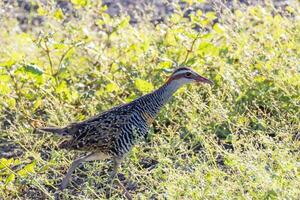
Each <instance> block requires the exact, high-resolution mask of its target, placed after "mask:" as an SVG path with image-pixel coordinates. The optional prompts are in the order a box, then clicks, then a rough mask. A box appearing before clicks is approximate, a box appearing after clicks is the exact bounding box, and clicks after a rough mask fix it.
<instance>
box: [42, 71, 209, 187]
mask: <svg viewBox="0 0 300 200" xmlns="http://www.w3.org/2000/svg"><path fill="white" fill-rule="evenodd" d="M192 82H198V83H208V84H213V82H212V81H211V80H209V79H207V78H205V77H202V76H201V75H199V74H198V73H197V72H196V71H194V70H193V69H191V68H189V67H179V68H176V69H174V70H173V73H172V74H171V76H170V77H169V78H168V79H167V81H166V82H165V83H164V84H163V85H162V86H161V87H159V88H158V89H156V90H154V91H153V92H151V93H148V94H145V95H143V96H141V97H139V98H137V99H135V100H133V101H131V102H129V103H127V104H123V105H119V106H116V107H113V108H111V109H109V110H107V111H105V112H102V113H100V114H98V115H96V116H94V117H92V118H90V119H87V120H84V121H81V122H76V123H71V124H69V125H67V126H65V127H62V128H61V127H44V128H40V129H39V130H41V131H44V132H51V133H54V134H58V135H61V136H65V137H67V138H68V139H67V140H65V141H63V142H61V143H60V144H59V148H62V149H67V150H78V151H82V152H86V153H87V155H85V156H82V157H80V158H78V159H76V160H74V161H73V162H72V164H71V166H70V168H69V169H68V171H67V173H66V175H65V177H64V178H63V180H62V182H61V184H60V187H59V189H60V190H64V189H65V188H66V187H67V185H68V183H69V180H70V178H71V175H72V173H73V172H74V171H75V169H76V167H78V165H80V164H81V163H83V162H86V161H94V160H106V159H112V161H113V170H112V173H111V175H110V179H114V178H115V176H116V174H117V172H118V169H119V167H120V164H121V162H122V160H123V158H124V157H125V156H126V154H128V152H129V151H130V150H131V149H132V147H133V146H134V145H135V144H136V143H137V141H139V139H141V138H145V137H146V136H147V135H148V133H149V128H150V125H151V124H152V123H153V121H154V119H155V117H156V116H157V114H158V113H159V111H160V110H161V108H162V107H163V106H164V105H165V104H166V103H167V102H168V101H169V100H170V99H171V97H172V95H173V94H174V93H175V92H176V91H177V90H178V89H179V88H180V87H181V86H183V85H185V84H188V83H192Z"/></svg>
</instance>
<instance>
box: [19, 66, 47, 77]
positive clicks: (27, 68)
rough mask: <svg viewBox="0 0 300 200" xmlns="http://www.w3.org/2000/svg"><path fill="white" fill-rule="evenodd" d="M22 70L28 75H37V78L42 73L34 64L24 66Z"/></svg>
mask: <svg viewBox="0 0 300 200" xmlns="http://www.w3.org/2000/svg"><path fill="white" fill-rule="evenodd" d="M24 70H25V72H28V73H31V74H34V75H39V76H40V75H42V74H43V73H44V71H43V70H42V69H40V68H39V67H38V66H37V65H34V64H29V65H25V66H24Z"/></svg>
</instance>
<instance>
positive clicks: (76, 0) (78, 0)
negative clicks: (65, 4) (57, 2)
mask: <svg viewBox="0 0 300 200" xmlns="http://www.w3.org/2000/svg"><path fill="white" fill-rule="evenodd" d="M71 2H72V3H73V4H74V5H76V6H81V7H85V6H87V4H88V0H71Z"/></svg>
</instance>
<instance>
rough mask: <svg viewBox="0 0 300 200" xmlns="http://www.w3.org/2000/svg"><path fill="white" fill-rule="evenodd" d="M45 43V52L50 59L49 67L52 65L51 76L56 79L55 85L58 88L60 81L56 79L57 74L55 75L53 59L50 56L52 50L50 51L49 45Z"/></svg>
mask: <svg viewBox="0 0 300 200" xmlns="http://www.w3.org/2000/svg"><path fill="white" fill-rule="evenodd" d="M44 43H45V48H46V49H44V50H45V52H46V55H47V57H48V61H49V65H50V69H51V76H52V77H54V79H55V84H56V86H58V80H57V77H56V73H54V69H53V62H52V58H51V55H50V50H49V47H48V45H47V41H44Z"/></svg>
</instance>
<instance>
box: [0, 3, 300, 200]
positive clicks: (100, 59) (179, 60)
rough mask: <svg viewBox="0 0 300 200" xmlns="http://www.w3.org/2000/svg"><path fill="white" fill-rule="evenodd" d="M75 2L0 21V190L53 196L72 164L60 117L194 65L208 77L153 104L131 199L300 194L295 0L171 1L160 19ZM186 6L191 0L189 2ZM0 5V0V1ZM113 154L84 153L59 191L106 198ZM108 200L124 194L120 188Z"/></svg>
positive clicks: (87, 112) (101, 106) (88, 112)
mask: <svg viewBox="0 0 300 200" xmlns="http://www.w3.org/2000/svg"><path fill="white" fill-rule="evenodd" d="M71 2H72V4H73V6H74V13H73V14H68V13H65V12H64V11H63V10H61V9H60V8H58V7H56V6H55V5H54V3H48V4H41V3H38V2H37V3H35V4H36V5H37V6H38V7H37V9H36V10H35V11H34V12H32V13H30V15H29V21H30V20H32V19H34V17H36V16H42V17H43V19H44V21H43V23H42V24H41V25H40V26H32V27H29V28H28V29H27V30H26V31H25V32H24V31H21V29H20V28H19V24H18V21H17V20H16V19H15V18H13V17H11V16H10V15H2V18H1V19H0V23H1V31H0V44H1V49H0V85H1V87H0V113H1V116H0V117H1V132H0V199H52V198H54V192H55V191H56V190H57V187H58V185H59V183H60V181H61V179H62V177H63V176H64V174H65V172H66V170H67V168H68V167H69V165H70V163H71V161H72V160H73V159H74V158H75V157H78V156H79V155H80V153H78V152H66V151H64V150H60V149H58V148H57V145H58V143H59V141H61V140H60V138H58V137H57V136H54V135H51V134H50V135H46V134H45V135H40V134H36V133H35V131H34V130H35V128H36V127H40V126H46V125H58V126H64V125H66V124H68V123H69V122H74V121H79V120H84V119H86V118H88V117H91V116H93V115H95V114H97V113H99V112H102V111H105V110H106V109H109V108H111V107H112V106H115V105H118V104H122V103H125V102H129V101H131V100H132V99H134V98H137V97H139V96H141V95H142V94H145V93H147V92H149V91H152V90H153V89H154V88H157V87H159V86H160V85H161V84H163V82H164V81H165V79H166V77H167V76H168V75H169V71H171V70H172V69H173V68H175V67H176V66H179V65H185V66H190V67H192V68H193V69H195V70H196V71H198V72H199V73H200V74H202V75H203V76H206V77H208V78H210V79H211V80H213V81H214V82H215V85H214V86H213V87H209V86H204V85H203V86H202V85H201V86H196V85H189V86H186V87H184V88H182V89H181V90H180V91H178V92H177V93H176V95H175V97H174V98H173V100H172V101H171V102H170V103H169V104H168V105H167V106H166V107H165V108H164V109H163V110H162V112H161V113H160V115H159V117H158V119H157V121H156V122H155V123H154V126H153V128H152V129H151V135H150V136H149V138H148V139H147V140H145V141H144V142H142V143H141V144H139V145H137V146H136V147H135V148H134V149H133V150H132V151H131V153H130V154H129V155H128V157H127V158H126V159H125V161H124V162H123V164H122V170H121V174H120V175H119V177H120V179H121V180H122V182H123V184H124V185H125V186H126V188H127V190H128V191H129V192H130V193H131V194H132V196H133V197H134V198H140V199H149V198H152V199H299V198H300V176H299V167H300V157H299V148H300V141H299V140H300V135H299V129H300V120H299V119H300V114H299V100H300V97H299V96H300V95H299V91H300V88H299V87H300V76H299V70H300V69H299V63H300V20H299V17H300V16H299V13H300V6H299V1H294V4H292V6H287V7H285V8H284V9H277V8H275V7H274V6H273V4H272V3H270V2H269V3H268V4H266V5H264V6H263V7H262V6H259V5H257V6H247V7H243V8H242V7H241V8H240V9H234V10H231V9H229V8H226V7H224V8H222V10H221V11H222V12H221V11H220V12H202V11H201V10H198V11H197V12H192V13H190V14H189V17H187V18H186V17H183V16H184V13H185V12H184V10H182V9H181V8H180V7H179V5H177V4H175V12H174V13H173V14H172V15H170V16H169V17H167V18H166V20H165V21H164V22H163V23H158V24H154V23H151V22H148V21H147V20H145V21H144V22H142V23H139V24H135V25H131V24H130V23H129V22H130V17H128V16H126V15H124V16H120V17H113V18H112V17H110V16H109V15H108V14H107V13H106V12H105V10H106V8H105V6H102V5H101V3H99V2H97V3H92V1H81V0H76V1H75V0H72V1H71ZM187 3H188V4H191V5H192V4H193V1H187ZM1 4H2V3H0V5H1ZM110 167H111V163H110V162H93V163H86V164H84V165H83V166H81V167H80V168H78V169H77V170H76V173H75V174H74V175H73V182H72V184H71V185H70V186H69V187H68V189H67V190H65V193H64V194H62V197H64V198H66V199H68V198H72V199H101V198H105V194H106V191H107V189H108V186H107V185H106V182H107V178H108V175H107V172H108V171H109V168H110ZM112 195H113V198H121V197H122V192H121V189H120V188H115V189H114V190H113V194H112Z"/></svg>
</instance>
